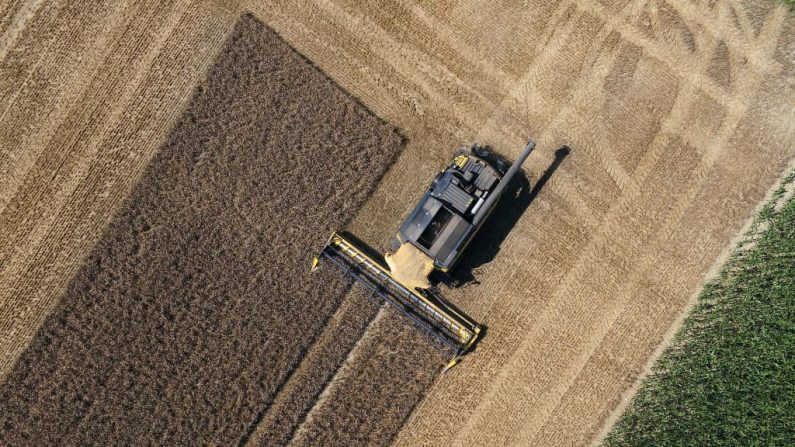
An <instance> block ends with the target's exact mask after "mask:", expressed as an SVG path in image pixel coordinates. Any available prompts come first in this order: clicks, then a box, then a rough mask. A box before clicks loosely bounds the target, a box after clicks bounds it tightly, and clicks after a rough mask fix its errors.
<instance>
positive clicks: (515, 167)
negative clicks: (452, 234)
mask: <svg viewBox="0 0 795 447" xmlns="http://www.w3.org/2000/svg"><path fill="white" fill-rule="evenodd" d="M535 148H536V143H535V141H533V140H529V141H528V142H527V146H525V148H524V151H522V153H521V154H520V155H519V158H517V159H516V161H514V162H513V164H512V165H511V167H510V168H509V169H508V172H506V173H505V175H504V176H502V179H501V180H500V183H499V184H497V187H496V188H494V191H492V192H491V194H490V195H489V197H488V198H487V199H486V201H485V202H484V203H483V205H481V207H480V212H479V213H478V214H477V215H475V218H474V219H472V225H473V226H475V228H477V227H478V224H480V222H481V221H482V220H483V219H485V218H486V216H487V215H488V214H489V210H490V209H491V208H492V206H494V204H495V202H496V201H497V200H499V199H500V196H501V195H502V193H503V191H505V188H507V187H508V183H510V182H511V179H512V178H513V176H514V175H516V172H517V171H519V168H521V167H522V163H524V161H525V160H527V157H529V156H530V153H531V152H533V149H535Z"/></svg>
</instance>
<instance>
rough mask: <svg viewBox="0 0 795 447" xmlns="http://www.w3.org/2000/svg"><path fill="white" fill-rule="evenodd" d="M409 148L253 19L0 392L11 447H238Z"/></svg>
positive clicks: (338, 287) (323, 311) (338, 289)
mask: <svg viewBox="0 0 795 447" xmlns="http://www.w3.org/2000/svg"><path fill="white" fill-rule="evenodd" d="M400 145H401V142H400V138H399V137H398V136H397V135H396V134H395V133H394V131H393V129H392V128H390V126H388V125H386V124H385V123H383V122H382V121H380V120H379V119H378V118H376V117H374V116H373V115H372V114H371V113H369V112H368V111H367V110H366V109H365V108H364V107H362V106H361V105H360V104H359V103H357V102H356V101H355V100H354V99H353V98H351V97H350V96H348V95H347V94H346V93H345V92H343V91H342V90H341V89H340V88H338V87H337V86H336V85H335V84H334V83H333V82H332V81H331V80H329V79H328V78H327V77H326V76H324V75H323V74H322V73H321V72H320V71H318V70H317V69H316V68H314V67H313V66H312V65H311V64H310V63H308V62H307V61H306V60H305V59H304V58H303V57H301V56H300V55H299V54H298V53H296V52H295V51H293V50H292V49H291V48H290V47H289V46H288V45H287V44H286V43H285V42H284V41H282V40H281V39H280V38H279V37H278V36H277V35H276V34H275V33H273V32H272V31H270V30H268V29H267V28H265V27H264V25H262V24H261V23H260V22H258V21H256V20H255V19H253V18H251V17H248V16H247V17H245V18H244V19H242V20H241V22H240V23H239V24H238V26H237V28H236V30H235V32H234V33H233V34H232V37H231V38H230V40H229V42H228V43H227V45H226V48H225V49H224V50H223V51H222V53H221V56H220V57H219V60H218V61H217V62H216V65H215V66H214V67H213V68H212V69H211V70H210V73H209V76H208V80H207V81H206V82H204V83H203V84H202V85H201V86H200V87H199V88H198V89H197V91H196V93H195V96H194V98H193V100H192V102H191V104H190V105H189V106H188V109H187V111H186V112H185V113H184V115H183V116H182V118H181V119H180V120H179V122H178V124H177V125H176V128H175V129H174V130H173V133H172V135H171V137H170V138H169V140H168V142H167V143H166V145H165V146H164V147H163V148H162V149H161V151H160V152H159V153H158V154H157V155H156V156H155V158H154V159H153V161H152V163H151V164H150V166H149V168H148V169H147V170H146V172H145V174H144V176H143V178H142V179H141V181H140V183H139V184H138V185H137V187H136V188H135V189H134V191H133V193H132V195H131V196H130V198H129V200H128V202H127V203H126V205H125V206H124V207H123V209H121V210H120V212H119V214H118V215H117V217H116V218H115V219H114V221H113V222H112V224H111V225H110V227H109V228H108V229H107V230H106V232H105V234H104V235H103V237H102V238H101V239H100V241H99V242H98V244H97V246H96V247H95V249H94V251H93V253H92V254H91V256H90V257H89V259H88V260H87V261H86V262H85V264H84V265H83V267H82V268H81V269H80V271H79V273H78V275H77V276H76V277H75V278H74V280H73V281H72V283H71V285H70V287H69V288H68V291H67V293H66V294H65V296H63V297H62V298H61V300H60V302H59V304H58V306H57V307H56V309H55V310H54V312H53V313H52V314H51V315H50V317H49V318H48V319H47V320H46V321H45V323H44V325H43V326H42V328H41V330H40V331H39V332H38V334H37V336H36V337H35V338H34V340H33V341H32V343H31V345H30V346H29V347H28V349H27V350H26V351H25V353H24V354H23V355H22V357H21V359H20V361H19V362H18V363H17V365H16V367H15V369H14V370H13V371H12V372H11V374H10V375H9V377H8V380H7V381H6V382H5V383H4V384H3V386H2V387H1V388H0V402H3V403H4V410H3V411H2V415H0V426H2V427H4V435H3V437H4V441H3V442H4V443H8V444H10V445H28V444H35V445H42V444H56V443H57V444H67V445H79V444H100V445H118V444H161V445H163V444H190V445H196V444H206V443H218V444H224V445H228V444H234V443H237V442H239V440H240V439H241V438H243V436H245V434H246V433H247V431H248V430H249V427H250V425H251V424H252V423H253V422H254V421H255V418H256V416H257V414H259V413H260V412H261V411H262V409H263V408H267V406H268V405H269V404H270V403H271V402H272V400H273V399H274V396H275V395H276V393H277V391H278V389H279V388H280V387H281V386H282V385H283V384H284V381H285V379H286V378H287V377H288V374H289V373H290V371H291V370H292V369H293V368H294V367H295V366H296V365H297V364H298V362H299V360H300V358H301V356H302V355H303V354H304V353H305V351H306V350H307V349H308V347H309V345H310V344H311V343H312V342H313V341H314V339H315V337H316V335H317V333H318V332H319V331H320V330H321V329H322V328H323V326H324V324H325V323H326V322H327V320H328V319H329V318H330V317H331V315H332V314H333V313H334V311H335V309H336V308H337V307H338V305H339V303H340V302H341V300H342V297H343V296H344V293H345V291H346V290H347V286H346V285H345V284H344V282H342V281H338V280H334V276H332V275H330V274H328V272H320V273H318V274H317V275H313V276H311V277H309V276H307V270H308V269H307V267H308V261H309V259H310V257H311V254H312V252H313V250H315V249H316V248H317V247H319V246H320V245H322V243H323V240H324V239H325V238H326V237H327V235H328V233H329V232H330V231H331V230H332V229H333V228H336V227H340V226H343V225H344V223H345V222H346V219H348V218H349V217H350V216H352V215H353V214H354V213H355V211H356V209H357V208H358V207H359V206H360V205H361V203H362V202H363V201H364V199H365V198H366V197H367V195H368V194H369V193H370V191H371V190H372V189H373V187H374V185H375V182H376V181H377V180H378V178H379V177H380V175H381V174H383V172H384V171H385V170H386V168H387V167H388V166H389V165H390V164H391V162H392V161H393V160H394V158H395V155H396V154H397V152H398V151H399V149H400Z"/></svg>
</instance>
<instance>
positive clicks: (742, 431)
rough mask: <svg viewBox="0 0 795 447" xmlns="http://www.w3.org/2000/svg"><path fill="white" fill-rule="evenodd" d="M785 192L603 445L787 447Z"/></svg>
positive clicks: (791, 260) (790, 332)
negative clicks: (780, 204)
mask: <svg viewBox="0 0 795 447" xmlns="http://www.w3.org/2000/svg"><path fill="white" fill-rule="evenodd" d="M794 180H795V173H793V174H791V175H790V176H789V177H787V178H786V179H785V180H784V182H783V185H787V184H789V183H792V182H793V181H794ZM784 192H785V189H784V186H782V187H781V188H780V189H779V190H778V191H777V192H776V194H775V195H774V197H773V199H772V200H771V201H770V202H768V203H767V205H765V206H764V207H763V209H762V211H761V213H760V215H759V217H757V218H756V220H755V221H754V224H753V225H752V229H751V231H750V232H749V233H748V234H747V235H746V239H745V240H744V241H743V242H742V243H741V244H740V246H739V247H738V248H737V249H736V250H735V252H734V254H733V255H732V256H731V257H730V258H729V260H728V261H727V264H726V265H725V266H724V268H723V270H722V271H721V273H720V274H719V275H718V278H717V279H716V280H715V281H712V282H711V283H709V284H707V285H706V286H705V288H704V291H703V292H702V293H701V295H700V296H699V298H698V302H697V304H696V305H695V307H694V309H693V311H692V313H691V314H690V316H688V318H687V319H686V320H685V322H684V324H683V327H682V328H681V329H680V330H679V332H678V334H677V335H676V336H675V337H674V340H673V342H672V345H671V346H670V347H669V348H667V349H666V350H665V352H663V354H662V356H661V357H660V359H659V360H658V361H657V363H656V365H655V366H654V368H653V370H652V372H651V374H650V375H649V377H648V378H647V379H646V380H645V381H644V383H643V384H642V386H641V389H640V390H639V392H638V394H637V396H636V397H635V398H634V400H633V401H632V403H631V404H630V406H629V408H628V409H627V411H626V413H625V414H624V415H623V416H622V418H621V419H620V420H619V421H618V423H617V424H616V426H615V427H613V429H612V431H611V432H610V433H609V435H608V436H607V438H606V440H605V443H604V444H605V445H606V446H608V447H616V446H729V445H731V446H795V199H790V200H789V201H788V203H787V204H786V205H785V206H784V207H783V208H781V209H780V210H778V211H776V209H775V206H774V204H775V203H776V202H777V201H780V200H781V197H782V195H783V194H784ZM754 244H755V245H754ZM743 247H745V248H743ZM749 247H750V248H749Z"/></svg>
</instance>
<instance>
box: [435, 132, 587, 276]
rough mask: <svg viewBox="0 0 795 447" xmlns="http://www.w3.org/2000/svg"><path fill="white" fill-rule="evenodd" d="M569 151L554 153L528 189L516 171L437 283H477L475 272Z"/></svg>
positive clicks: (490, 257) (491, 257) (496, 250)
mask: <svg viewBox="0 0 795 447" xmlns="http://www.w3.org/2000/svg"><path fill="white" fill-rule="evenodd" d="M570 152H571V149H570V148H569V147H568V146H563V147H561V148H560V149H558V150H556V151H555V159H554V160H553V161H552V163H551V164H550V165H549V167H548V168H547V169H546V170H545V171H544V173H543V174H542V175H541V177H539V179H538V181H537V182H535V184H534V185H533V187H532V188H531V187H530V182H529V181H528V179H527V175H526V173H525V172H524V170H520V171H519V172H518V173H517V175H516V176H515V177H514V178H513V179H512V180H511V183H510V184H509V185H508V189H507V190H506V191H505V192H504V195H503V197H502V198H501V199H500V201H499V203H498V204H497V207H496V208H495V209H494V211H493V212H492V215H491V216H490V217H489V218H488V219H487V220H486V223H484V224H483V228H481V229H480V231H478V234H477V235H476V236H475V237H474V239H473V240H472V242H471V244H470V246H469V247H468V248H467V249H466V253H465V254H464V256H462V257H461V261H460V263H459V264H458V265H457V266H456V267H455V268H454V269H453V271H452V272H451V273H450V275H449V277H448V278H442V279H441V280H442V281H443V282H445V283H447V285H449V286H451V287H461V286H465V285H467V284H478V283H479V282H478V280H477V278H476V272H477V269H478V268H479V267H481V266H483V265H484V264H488V263H489V262H491V261H493V260H494V258H495V257H496V256H497V253H499V251H500V247H501V245H502V243H503V241H504V240H505V238H506V237H507V236H508V233H510V232H511V230H512V229H513V227H514V226H515V225H516V222H518V221H519V218H520V217H522V214H524V212H525V210H526V209H527V208H528V207H529V206H530V204H531V203H533V200H535V198H536V197H538V194H539V193H540V192H541V189H542V188H544V185H546V183H547V182H548V181H549V179H550V178H551V177H552V175H553V174H554V173H555V171H556V170H557V169H558V167H560V165H561V164H562V163H563V160H564V159H565V158H566V157H567V156H568V155H569V153H570Z"/></svg>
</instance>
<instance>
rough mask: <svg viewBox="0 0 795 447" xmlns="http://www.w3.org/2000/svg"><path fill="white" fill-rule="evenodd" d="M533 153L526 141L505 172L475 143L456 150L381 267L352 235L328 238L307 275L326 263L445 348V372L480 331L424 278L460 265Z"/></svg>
mask: <svg viewBox="0 0 795 447" xmlns="http://www.w3.org/2000/svg"><path fill="white" fill-rule="evenodd" d="M534 148H535V143H534V142H533V141H529V142H528V143H527V146H526V147H525V149H524V151H523V152H522V154H521V155H520V156H519V158H518V159H517V160H516V162H514V163H513V165H511V166H510V168H508V167H507V163H506V162H505V161H503V160H502V159H501V158H500V157H499V156H497V155H496V154H494V153H492V152H491V151H489V150H487V149H485V148H483V147H480V146H477V145H475V146H472V148H470V149H463V150H460V151H458V152H456V155H454V157H453V160H452V161H451V162H450V164H449V165H448V166H447V168H445V169H444V170H443V171H442V172H441V173H439V175H437V176H436V178H435V179H434V180H433V183H431V186H430V188H428V190H427V191H426V192H425V194H424V195H423V196H422V199H421V200H420V202H419V204H417V206H416V207H415V208H414V211H412V213H411V214H410V215H409V217H408V219H406V221H405V222H403V225H402V226H401V227H400V231H399V232H398V234H397V238H396V240H394V241H393V243H392V252H391V253H387V254H386V255H385V256H384V261H386V262H384V261H382V260H381V259H380V258H381V256H379V255H377V254H374V253H371V252H370V250H369V249H368V248H367V247H365V246H364V244H361V243H359V242H358V240H357V239H355V238H354V237H353V236H350V235H345V234H342V233H337V232H335V233H333V234H332V235H331V237H330V238H329V240H328V242H327V243H326V246H325V247H323V249H322V250H321V251H320V254H318V255H317V256H316V257H315V258H314V259H313V261H312V270H315V269H316V268H317V267H318V265H319V263H320V261H321V259H324V260H328V261H330V262H331V263H332V264H334V265H335V266H337V267H338V268H339V269H340V270H341V271H342V272H344V273H345V274H347V275H349V276H351V277H352V278H354V279H355V280H357V281H359V282H360V283H362V284H364V285H365V286H367V287H368V288H370V289H371V290H372V296H374V295H378V296H379V297H381V298H383V299H384V300H386V301H388V302H389V303H391V304H392V305H394V306H395V307H396V308H397V309H398V310H400V311H402V312H403V313H404V314H405V315H406V316H408V317H409V318H410V319H412V320H413V321H414V322H415V323H417V324H418V325H419V326H421V327H423V328H425V329H426V330H427V331H428V332H429V333H430V334H432V335H433V336H435V337H436V338H438V339H439V340H441V342H442V343H443V344H444V345H446V346H448V347H449V348H451V349H452V350H453V357H452V358H451V359H450V361H449V362H448V363H447V365H446V366H445V367H444V371H447V370H448V369H450V368H451V367H452V366H454V365H455V364H456V363H458V361H459V360H460V358H461V357H462V356H463V355H464V354H466V353H467V352H469V351H470V350H471V349H472V347H473V346H474V344H475V342H476V341H477V339H478V336H479V334H480V332H481V326H479V325H478V324H477V323H476V322H475V321H473V320H472V319H471V318H469V317H467V316H466V315H464V313H462V312H460V311H458V310H457V309H455V308H454V307H453V306H452V305H451V304H450V303H448V302H447V301H446V300H445V299H444V298H443V297H442V296H441V294H440V293H439V292H438V291H437V290H436V289H435V288H434V287H432V285H431V281H430V279H429V275H430V274H431V272H433V271H434V270H437V271H440V272H444V273H446V272H448V271H449V270H450V269H451V268H452V267H453V266H454V265H455V263H456V262H457V261H458V260H459V259H460V257H461V254H462V253H463V252H464V249H465V248H466V246H467V245H468V244H469V242H470V241H471V240H472V238H473V237H474V236H475V234H476V233H477V231H478V230H479V229H480V227H481V226H482V225H483V223H484V222H485V220H486V218H487V217H488V216H489V215H490V214H491V212H492V211H493V210H494V208H495V207H496V205H497V202H498V201H499V199H500V196H501V195H502V193H503V192H504V191H505V188H506V187H507V186H508V184H509V183H510V181H511V179H512V178H513V176H514V175H515V174H516V173H517V172H518V171H519V168H520V167H521V165H522V163H524V161H525V160H526V159H527V157H528V156H529V155H530V153H531V152H532V151H533V149H534Z"/></svg>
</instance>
